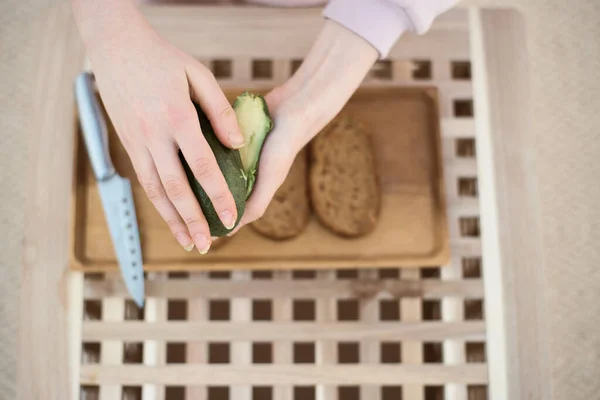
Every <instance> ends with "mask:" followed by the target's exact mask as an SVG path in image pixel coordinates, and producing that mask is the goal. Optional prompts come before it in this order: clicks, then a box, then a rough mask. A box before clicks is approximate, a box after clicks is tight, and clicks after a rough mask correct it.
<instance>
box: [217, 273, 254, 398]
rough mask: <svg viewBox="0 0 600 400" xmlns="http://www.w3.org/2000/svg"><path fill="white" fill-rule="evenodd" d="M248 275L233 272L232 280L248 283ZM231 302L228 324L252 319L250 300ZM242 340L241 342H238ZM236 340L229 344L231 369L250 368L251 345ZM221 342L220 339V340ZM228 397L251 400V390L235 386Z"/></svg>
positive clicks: (247, 342) (238, 298) (239, 297)
mask: <svg viewBox="0 0 600 400" xmlns="http://www.w3.org/2000/svg"><path fill="white" fill-rule="evenodd" d="M249 275H250V273H249V272H248V271H233V272H232V277H231V278H232V279H233V281H234V282H236V281H237V282H244V281H248V279H249ZM230 302H231V322H230V323H229V324H232V325H233V324H240V325H241V324H244V322H247V321H250V320H251V319H252V315H251V313H252V310H251V304H250V300H249V299H248V298H244V297H241V296H236V297H234V298H232V299H231V300H230ZM239 339H242V340H239ZM239 339H238V340H235V341H233V342H232V343H230V344H229V346H230V348H231V349H230V352H231V353H230V357H231V367H232V368H250V367H251V362H252V349H251V343H250V341H249V340H248V339H245V338H243V337H240V338H239ZM221 340H222V339H221ZM229 390H230V396H231V397H232V398H234V399H239V400H251V398H252V388H251V387H250V386H249V385H244V384H241V385H236V386H234V387H231V388H230V389H229Z"/></svg>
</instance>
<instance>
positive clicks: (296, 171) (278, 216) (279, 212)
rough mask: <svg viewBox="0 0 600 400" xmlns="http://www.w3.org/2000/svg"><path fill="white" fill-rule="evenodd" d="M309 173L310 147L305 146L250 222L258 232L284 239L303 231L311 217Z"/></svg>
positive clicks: (272, 237) (269, 236)
mask: <svg viewBox="0 0 600 400" xmlns="http://www.w3.org/2000/svg"><path fill="white" fill-rule="evenodd" d="M307 174H308V170H307V151H306V150H302V151H301V152H300V153H298V155H297V156H296V159H295V160H294V162H293V163H292V166H291V167H290V171H289V173H288V175H287V177H286V179H285V181H284V182H283V184H282V185H281V186H280V187H279V189H278V190H277V192H276V193H275V196H273V200H271V203H270V204H269V207H267V210H266V211H265V213H264V215H263V216H262V217H261V218H260V219H258V220H256V221H254V222H253V223H252V224H251V226H252V228H253V229H254V230H255V231H256V232H258V233H260V234H261V235H264V236H266V237H268V238H270V239H275V240H284V239H291V238H294V237H296V236H298V235H299V234H300V233H302V232H303V231H304V229H305V228H306V225H307V224H308V220H309V217H310V200H309V198H308V177H307Z"/></svg>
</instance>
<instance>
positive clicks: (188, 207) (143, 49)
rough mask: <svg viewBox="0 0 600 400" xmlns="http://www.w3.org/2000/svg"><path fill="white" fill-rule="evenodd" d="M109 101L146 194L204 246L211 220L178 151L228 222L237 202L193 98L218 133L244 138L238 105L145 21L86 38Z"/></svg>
mask: <svg viewBox="0 0 600 400" xmlns="http://www.w3.org/2000/svg"><path fill="white" fill-rule="evenodd" d="M88 55H89V59H90V62H91V65H92V69H93V71H94V75H95V77H96V82H97V84H98V88H99V91H100V94H101V97H102V101H103V103H104V106H105V108H106V110H107V112H108V115H109V116H110V118H111V121H112V123H113V125H114V126H115V128H116V131H117V134H118V136H119V138H120V140H121V142H122V144H123V146H124V147H125V149H126V151H127V153H128V155H129V157H130V159H131V161H132V164H133V167H134V168H135V171H136V173H137V176H138V179H139V181H140V183H141V185H142V186H143V188H144V190H145V192H146V194H147V195H148V197H149V198H150V200H151V201H152V203H153V204H154V206H155V207H156V209H157V210H158V212H159V213H160V215H161V216H162V218H163V219H164V220H165V221H166V223H167V225H168V226H169V228H170V230H171V232H172V233H173V235H174V236H175V238H176V239H177V241H178V242H179V243H180V244H181V246H183V247H184V248H185V249H186V250H188V251H190V250H191V249H192V248H193V247H194V245H195V246H196V248H197V249H198V251H200V253H202V254H204V253H206V252H207V251H208V249H209V247H210V245H211V235H210V230H209V227H208V224H207V222H206V219H205V217H204V215H203V214H202V210H201V208H200V205H199V203H198V201H197V200H196V198H195V197H194V194H193V192H192V190H191V188H190V186H189V184H188V181H187V178H186V176H185V173H184V170H183V167H182V165H181V162H180V161H179V158H178V155H177V153H178V150H179V149H181V151H182V153H183V155H184V157H185V159H186V161H187V162H188V164H189V165H190V167H191V168H192V170H193V172H194V175H195V177H196V179H197V180H198V182H200V184H201V185H202V187H203V188H204V190H205V191H206V193H207V194H208V196H209V198H210V199H211V201H212V204H213V206H214V208H215V210H216V211H217V213H218V214H219V217H220V219H221V221H222V222H223V224H224V225H225V226H226V227H232V226H233V225H234V223H235V221H236V220H237V209H236V206H235V202H234V199H233V196H232V195H231V192H230V191H229V188H228V186H227V183H226V182H225V178H224V177H223V174H222V173H221V171H220V169H219V167H218V165H217V162H216V159H215V156H214V154H213V152H212V151H211V149H210V147H209V145H208V143H207V142H206V140H205V139H204V136H203V135H202V132H201V131H200V124H199V120H198V115H197V113H196V111H195V109H194V106H193V104H192V99H193V100H194V101H195V102H197V103H198V104H199V105H200V106H201V108H202V109H203V110H204V112H205V113H206V115H207V116H208V118H209V119H210V122H211V125H212V126H213V128H214V129H215V133H216V135H217V137H218V138H219V140H220V141H221V142H222V143H223V144H224V145H226V146H228V147H231V148H239V147H241V146H243V144H244V139H243V136H242V135H241V133H240V130H239V127H238V124H237V120H236V118H235V113H234V111H233V109H232V107H231V105H230V103H229V102H228V101H227V99H226V97H225V95H224V94H223V92H222V91H221V89H220V87H219V85H218V84H217V81H216V80H215V78H214V76H213V75H212V73H211V72H210V71H209V70H208V69H207V68H206V67H204V66H203V65H202V64H200V63H198V62H197V61H196V60H194V59H193V58H192V57H191V56H189V55H187V54H185V53H183V52H181V51H180V50H178V49H176V48H175V47H173V46H172V45H170V44H169V43H167V42H166V41H164V40H163V39H162V38H160V37H159V36H158V34H157V33H156V32H154V31H153V30H152V29H151V28H150V26H149V25H147V24H139V25H135V26H133V27H132V28H131V30H130V31H129V32H128V33H127V34H126V35H123V36H122V39H121V40H120V41H113V42H111V43H106V42H104V43H101V44H99V45H97V46H95V45H88Z"/></svg>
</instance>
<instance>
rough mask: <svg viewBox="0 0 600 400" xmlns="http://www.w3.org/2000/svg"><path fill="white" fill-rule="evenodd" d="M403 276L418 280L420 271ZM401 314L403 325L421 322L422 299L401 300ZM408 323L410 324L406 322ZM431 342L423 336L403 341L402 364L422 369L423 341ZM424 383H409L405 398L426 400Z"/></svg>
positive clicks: (404, 273)
mask: <svg viewBox="0 0 600 400" xmlns="http://www.w3.org/2000/svg"><path fill="white" fill-rule="evenodd" d="M401 274H402V275H401V276H402V278H404V279H409V280H415V281H416V280H418V279H419V270H418V269H414V268H413V269H406V270H402V271H401ZM400 307H401V308H400V313H401V317H402V324H407V323H411V322H413V321H421V319H422V317H423V310H422V306H421V299H401V301H400ZM405 321H408V322H405ZM414 324H423V322H414ZM426 340H429V339H427V338H425V337H423V336H421V335H419V336H417V337H414V338H412V339H411V338H408V339H407V340H404V341H402V362H403V363H404V364H405V365H406V366H410V367H416V368H418V367H420V366H421V364H422V363H423V343H422V342H423V341H426ZM421 383H422V382H409V384H408V385H405V386H404V387H403V388H402V391H403V396H405V397H406V398H407V399H411V400H422V399H424V392H423V386H422V384H421Z"/></svg>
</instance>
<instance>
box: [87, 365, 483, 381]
mask: <svg viewBox="0 0 600 400" xmlns="http://www.w3.org/2000/svg"><path fill="white" fill-rule="evenodd" d="M81 382H82V383H83V384H98V383H99V384H119V383H121V384H129V385H136V384H140V383H142V382H149V383H156V384H165V385H167V384H169V385H192V384H200V385H207V384H210V385H272V384H279V385H311V384H313V385H314V384H316V383H321V384H329V385H338V384H349V385H360V384H367V385H369V384H370V385H386V384H387V385H397V384H403V383H415V384H432V385H435V384H444V383H447V382H456V383H467V384H483V383H486V382H487V369H486V367H485V365H461V366H451V367H450V366H442V365H439V366H433V365H397V366H382V365H351V366H347V365H253V366H252V367H242V366H234V365H225V366H223V365H219V366H216V365H215V366H206V365H175V364H174V365H169V366H166V367H145V366H134V365H132V366H103V365H84V366H82V368H81Z"/></svg>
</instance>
